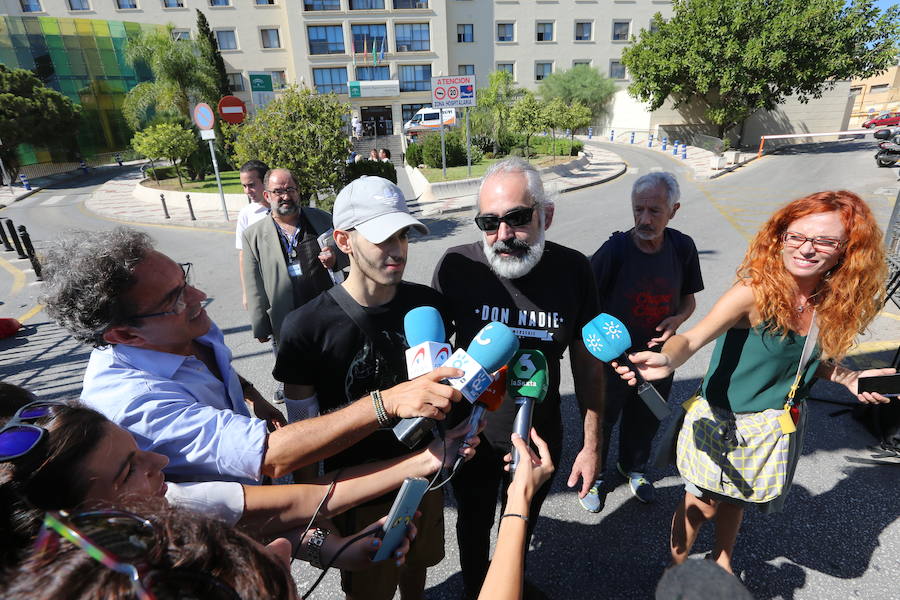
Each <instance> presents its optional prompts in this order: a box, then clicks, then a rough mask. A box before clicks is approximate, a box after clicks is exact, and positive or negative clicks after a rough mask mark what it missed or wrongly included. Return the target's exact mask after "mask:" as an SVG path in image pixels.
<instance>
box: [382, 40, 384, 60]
mask: <svg viewBox="0 0 900 600" xmlns="http://www.w3.org/2000/svg"><path fill="white" fill-rule="evenodd" d="M381 62H384V38H381Z"/></svg>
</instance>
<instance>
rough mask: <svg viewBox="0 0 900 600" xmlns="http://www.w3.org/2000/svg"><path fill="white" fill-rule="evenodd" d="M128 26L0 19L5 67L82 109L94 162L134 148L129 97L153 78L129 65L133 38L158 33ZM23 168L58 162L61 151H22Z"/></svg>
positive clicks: (84, 146)
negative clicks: (126, 105) (125, 106)
mask: <svg viewBox="0 0 900 600" xmlns="http://www.w3.org/2000/svg"><path fill="white" fill-rule="evenodd" d="M159 28H160V27H159V26H157V25H145V24H141V23H131V22H124V21H102V20H94V19H67V18H56V17H8V16H7V17H0V63H2V64H4V65H6V66H7V67H15V68H20V69H28V70H30V71H33V72H34V73H35V74H36V75H37V76H38V77H39V78H40V79H41V80H42V81H43V82H44V84H45V85H46V86H47V87H50V88H53V89H55V90H57V91H59V92H62V93H63V94H65V95H66V96H68V97H69V99H71V100H72V101H73V102H75V103H76V104H80V105H81V107H82V115H83V118H82V121H81V126H80V128H79V131H78V145H79V150H80V152H81V154H82V155H83V156H85V157H91V156H93V155H95V154H98V153H101V152H112V151H116V150H121V149H124V148H127V147H128V146H129V143H130V140H131V136H132V135H133V134H132V132H131V129H130V128H129V127H128V125H127V124H126V123H125V119H124V118H123V117H122V112H121V108H122V103H123V101H124V100H125V94H126V93H127V92H128V91H129V90H130V89H131V88H133V87H134V86H136V85H137V84H138V83H140V82H142V81H148V80H150V79H152V75H151V73H150V71H149V70H148V69H145V68H141V67H139V68H138V69H135V68H132V67H131V66H130V65H129V64H128V63H127V62H126V60H125V44H126V41H127V40H128V38H132V37H135V36H137V35H139V34H140V33H141V32H142V31H151V30H156V29H159ZM19 152H20V158H21V160H22V164H32V163H35V162H49V161H51V160H53V159H54V158H56V159H59V158H61V157H60V156H57V154H58V153H59V152H60V151H59V150H54V149H46V148H37V147H28V146H24V147H21V148H20V151H19Z"/></svg>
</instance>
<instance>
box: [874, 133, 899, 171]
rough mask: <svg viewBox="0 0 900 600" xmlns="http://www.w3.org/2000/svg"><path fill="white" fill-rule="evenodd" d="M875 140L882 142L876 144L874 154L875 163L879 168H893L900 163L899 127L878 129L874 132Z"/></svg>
mask: <svg viewBox="0 0 900 600" xmlns="http://www.w3.org/2000/svg"><path fill="white" fill-rule="evenodd" d="M875 139H878V140H883V141H881V142H879V143H878V152H876V153H875V163H876V164H877V165H878V166H879V167H893V166H894V165H896V164H897V163H898V162H900V127H891V128H890V129H879V130H878V131H876V132H875Z"/></svg>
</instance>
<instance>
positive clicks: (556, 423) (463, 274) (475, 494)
mask: <svg viewBox="0 0 900 600" xmlns="http://www.w3.org/2000/svg"><path fill="white" fill-rule="evenodd" d="M552 220H553V203H552V201H551V200H550V199H549V198H547V196H546V194H545V192H544V186H543V183H542V182H541V178H540V174H539V173H538V172H537V170H536V169H535V168H534V167H533V166H532V165H531V164H529V163H527V162H525V161H524V160H522V159H517V158H511V159H506V160H503V161H501V162H499V163H496V164H494V165H493V166H492V167H491V168H490V169H488V172H487V173H486V174H485V176H484V180H483V181H482V184H481V188H480V189H479V192H478V215H477V216H476V217H475V225H476V226H477V227H478V228H479V229H480V230H481V232H482V236H481V239H479V240H478V241H477V242H474V243H472V244H466V245H463V246H456V247H454V248H450V249H449V250H447V252H446V253H445V254H444V256H443V257H442V258H441V261H440V262H439V263H438V266H437V268H436V269H435V273H434V278H433V280H432V287H434V288H435V289H437V290H438V291H439V292H441V293H442V294H443V295H444V297H445V299H446V303H447V306H448V309H449V310H450V313H449V314H450V315H451V316H452V317H453V321H454V323H455V325H456V345H457V346H458V347H461V348H465V347H466V346H467V345H468V344H469V342H470V341H471V340H472V338H474V337H475V335H476V334H477V333H478V331H479V330H480V329H481V328H482V327H483V326H484V325H486V324H487V323H488V322H490V321H500V322H502V323H504V324H506V325H508V326H509V327H510V328H512V330H513V331H514V332H515V333H516V335H517V336H518V338H519V343H520V344H521V347H522V348H523V349H526V348H528V349H536V350H540V351H541V352H543V353H544V355H545V356H546V357H547V367H548V371H549V375H550V389H549V390H548V392H547V397H546V398H545V399H544V401H543V402H541V403H540V404H538V405H537V406H536V407H535V410H534V417H533V424H534V428H535V429H536V430H537V431H538V433H539V435H540V436H541V437H543V438H544V439H545V440H546V441H547V445H548V446H549V448H550V453H551V456H552V458H553V464H555V465H559V464H560V462H559V459H560V454H561V452H562V416H561V413H560V394H559V384H560V372H561V368H560V362H561V360H562V357H563V354H564V353H565V352H567V351H568V354H569V361H570V362H571V366H572V376H573V379H574V385H575V397H576V399H577V400H578V404H579V407H580V409H581V414H582V416H583V419H584V424H583V434H584V438H583V444H582V447H581V450H580V451H579V453H578V455H577V456H576V457H575V460H574V462H573V464H572V470H571V474H570V475H569V479H568V485H569V487H573V486H575V485H576V484H578V481H579V479H580V480H581V487H580V491H579V495H580V496H582V497H583V496H585V495H586V494H587V493H588V490H589V489H590V487H591V485H592V484H593V482H594V479H595V477H596V473H597V465H598V462H599V444H600V422H601V417H602V396H601V392H602V376H603V371H602V363H600V361H598V360H596V359H594V358H593V357H592V356H591V355H590V354H589V353H588V351H587V349H586V348H585V347H584V344H583V343H582V341H581V328H582V326H583V325H584V324H585V323H587V322H588V321H590V320H591V319H592V318H594V317H595V316H597V313H598V312H599V310H598V303H597V287H596V285H595V283H594V276H593V274H592V273H591V268H590V264H589V263H588V260H587V258H586V257H585V256H584V255H583V254H582V253H581V252H578V251H577V250H573V249H571V248H567V247H565V246H562V245H560V244H556V243H554V242H550V241H546V240H545V237H544V230H545V229H547V228H548V227H550V223H551V221H552ZM516 412H517V406H516V404H515V403H514V402H513V401H511V399H510V398H506V400H505V401H504V402H503V404H502V405H501V406H500V408H498V409H497V410H496V411H495V412H490V413H487V425H486V426H485V428H484V432H483V433H482V434H481V435H482V438H483V439H482V443H481V446H480V447H479V452H478V453H476V455H475V458H473V459H472V461H470V462H469V463H468V464H467V465H466V466H465V467H464V468H462V469H461V470H460V471H459V473H457V474H456V477H455V478H454V479H453V482H452V483H453V494H454V496H456V501H457V506H458V511H459V512H458V518H457V521H456V534H457V540H458V542H459V558H460V565H461V567H462V574H463V584H464V586H465V594H466V597H468V598H474V597H476V596H477V595H478V591H479V590H480V588H481V584H482V581H483V580H484V577H485V574H486V573H487V569H488V556H489V550H490V536H491V527H492V525H493V523H494V512H495V505H496V501H497V498H498V494H499V495H501V502H503V503H504V504H505V500H506V499H505V494H506V488H507V486H508V485H509V479H508V478H509V475H508V474H506V473H504V471H503V466H504V462H503V456H504V455H505V454H507V453H508V452H509V451H510V448H511V440H510V435H511V433H512V426H513V420H514V419H515V414H516ZM501 481H503V483H502V485H501ZM549 491H550V483H549V482H548V483H546V484H544V485H543V486H542V487H541V489H540V490H538V491H537V493H536V494H535V495H534V498H533V500H532V503H531V512H530V515H531V516H530V519H529V522H528V535H529V537H530V535H531V533H532V531H533V529H534V525H535V523H536V522H537V518H538V515H539V514H540V507H541V505H542V504H543V502H544V499H545V498H546V497H547V494H548V492H549Z"/></svg>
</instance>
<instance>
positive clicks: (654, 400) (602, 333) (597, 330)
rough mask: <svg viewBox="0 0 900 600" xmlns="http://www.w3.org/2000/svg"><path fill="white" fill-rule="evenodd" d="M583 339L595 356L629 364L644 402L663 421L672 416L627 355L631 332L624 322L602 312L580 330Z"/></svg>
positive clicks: (664, 357)
mask: <svg viewBox="0 0 900 600" xmlns="http://www.w3.org/2000/svg"><path fill="white" fill-rule="evenodd" d="M581 338H582V340H584V346H585V347H586V348H587V350H588V352H590V353H591V354H593V355H594V356H595V357H596V358H598V359H600V360H602V361H603V362H606V363H610V362H612V361H616V362H617V363H620V364H622V365H625V366H627V367H630V368H631V370H632V371H633V372H634V375H635V377H636V379H637V386H638V388H637V392H638V396H640V398H641V400H643V401H644V404H646V405H647V408H649V409H650V411H651V412H652V413H653V415H654V416H655V417H656V418H657V419H659V420H660V421H662V420H663V419H665V418H666V417H667V416H669V414H670V413H671V408H670V407H669V405H668V404H667V403H666V401H665V400H664V399H663V397H662V396H660V395H659V392H657V391H656V388H655V387H653V386H652V385H651V384H650V383H648V382H647V381H646V380H644V378H643V377H641V374H640V373H639V372H638V369H637V367H635V366H634V365H633V364H632V363H631V361H630V360H628V357H627V356H626V355H625V352H626V351H627V350H628V348H630V347H631V335H630V334H629V333H628V329H627V328H626V327H625V324H624V323H622V321H620V320H619V319H617V318H615V317H614V316H612V315H610V314H606V313H601V314H599V315H597V316H596V317H594V318H593V319H592V320H591V321H590V322H589V323H588V324H587V325H585V326H584V327H583V328H582V329H581ZM665 359H666V356H665V355H661V356H660V359H659V360H660V361H664V360H665ZM617 372H618V371H617Z"/></svg>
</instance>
